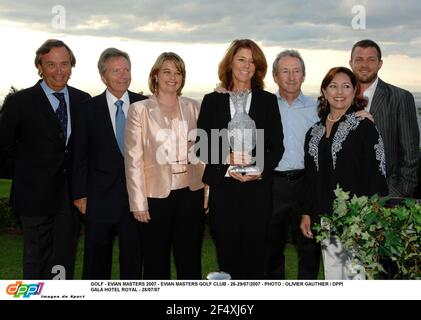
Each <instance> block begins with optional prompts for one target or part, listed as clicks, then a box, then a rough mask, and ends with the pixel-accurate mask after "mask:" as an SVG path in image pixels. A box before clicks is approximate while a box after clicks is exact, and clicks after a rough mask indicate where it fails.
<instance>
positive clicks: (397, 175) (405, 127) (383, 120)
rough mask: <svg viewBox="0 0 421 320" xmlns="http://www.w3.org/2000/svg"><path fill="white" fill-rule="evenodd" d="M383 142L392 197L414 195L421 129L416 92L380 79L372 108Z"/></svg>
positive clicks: (371, 111)
mask: <svg viewBox="0 0 421 320" xmlns="http://www.w3.org/2000/svg"><path fill="white" fill-rule="evenodd" d="M370 113H371V114H373V117H374V122H375V123H376V125H377V129H378V130H379V132H380V135H381V136H382V138H383V141H384V147H385V153H386V177H387V184H388V186H389V193H390V194H391V195H392V196H400V197H408V196H412V194H413V192H414V189H415V187H416V185H417V166H418V152H419V151H418V150H419V149H418V148H419V135H420V133H419V130H418V122H417V114H416V108H415V101H414V97H413V95H412V94H411V93H410V92H409V91H406V90H404V89H401V88H398V87H395V86H392V85H390V84H388V83H385V82H383V81H382V80H381V79H379V82H378V84H377V88H376V91H375V92H374V95H373V101H372V103H371V107H370Z"/></svg>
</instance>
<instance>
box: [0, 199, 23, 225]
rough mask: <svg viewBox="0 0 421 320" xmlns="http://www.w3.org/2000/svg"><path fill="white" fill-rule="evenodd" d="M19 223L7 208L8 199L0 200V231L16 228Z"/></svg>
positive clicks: (8, 207)
mask: <svg viewBox="0 0 421 320" xmlns="http://www.w3.org/2000/svg"><path fill="white" fill-rule="evenodd" d="M18 227H19V223H18V219H17V218H16V216H15V215H14V214H13V212H12V209H11V208H10V206H9V199H8V198H0V229H5V228H18Z"/></svg>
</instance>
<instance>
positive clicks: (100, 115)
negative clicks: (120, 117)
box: [93, 91, 121, 154]
mask: <svg viewBox="0 0 421 320" xmlns="http://www.w3.org/2000/svg"><path fill="white" fill-rule="evenodd" d="M97 98H98V101H97V103H96V112H95V115H94V119H93V120H94V121H95V124H94V125H95V128H96V129H95V130H98V128H100V126H101V124H102V130H101V131H102V133H101V131H100V136H105V137H107V138H106V139H107V140H108V141H112V145H113V148H114V149H115V150H116V152H118V153H120V154H121V152H120V148H119V147H118V144H117V139H116V136H115V133H114V129H113V124H112V121H111V118H110V111H109V109H108V102H107V97H106V95H105V91H104V92H103V93H102V94H100V95H99V96H98V97H97Z"/></svg>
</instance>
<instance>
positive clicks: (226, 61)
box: [218, 39, 268, 90]
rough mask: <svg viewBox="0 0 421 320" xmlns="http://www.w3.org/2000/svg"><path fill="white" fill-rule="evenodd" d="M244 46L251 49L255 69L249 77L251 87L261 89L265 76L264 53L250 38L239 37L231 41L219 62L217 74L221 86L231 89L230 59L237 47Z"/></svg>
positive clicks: (266, 66) (265, 63) (263, 85)
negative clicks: (251, 76)
mask: <svg viewBox="0 0 421 320" xmlns="http://www.w3.org/2000/svg"><path fill="white" fill-rule="evenodd" d="M242 48H246V49H250V50H251V54H252V57H253V61H254V66H255V67H256V71H255V72H254V75H253V78H252V79H251V86H252V89H253V88H258V89H263V88H264V87H265V84H264V82H263V79H264V78H265V76H266V71H267V68H268V64H267V62H266V58H265V55H264V53H263V51H262V49H260V47H259V46H258V45H257V44H256V43H255V42H254V41H253V40H250V39H240V40H234V41H233V42H231V44H230V46H229V47H228V49H227V52H226V53H225V56H224V57H223V58H222V61H221V62H220V63H219V67H218V76H219V80H221V82H222V87H224V88H226V89H228V90H231V89H232V86H233V81H232V60H233V58H234V56H235V54H236V53H237V51H238V50H239V49H242Z"/></svg>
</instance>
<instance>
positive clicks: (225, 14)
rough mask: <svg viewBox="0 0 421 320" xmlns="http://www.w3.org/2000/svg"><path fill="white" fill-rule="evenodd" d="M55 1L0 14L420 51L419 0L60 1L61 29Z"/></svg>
mask: <svg viewBox="0 0 421 320" xmlns="http://www.w3.org/2000/svg"><path fill="white" fill-rule="evenodd" d="M57 2H58V1H57V0H54V1H51V0H47V1H36V0H32V1H19V2H17V1H16V0H13V1H12V0H2V2H1V3H0V20H6V21H13V22H14V23H21V24H24V25H25V26H27V27H30V28H32V29H39V30H44V31H49V32H51V33H65V34H72V35H90V36H97V37H119V38H125V39H128V40H130V39H136V40H141V41H159V42H163V41H165V42H182V43H228V42H230V41H232V40H233V39H238V38H252V39H254V40H257V41H259V42H261V43H263V44H265V45H270V46H279V47H293V48H304V49H338V50H349V49H350V48H351V47H352V44H353V43H354V42H355V41H357V40H360V39H363V38H371V39H373V40H375V41H377V42H378V43H379V44H380V45H381V47H382V49H383V51H384V54H402V53H404V54H407V55H410V56H421V36H420V35H419V30H421V19H419V14H420V12H421V3H419V2H418V1H417V0H406V1H400V2H397V1H394V0H384V1H381V0H373V1H368V0H359V1H354V0H342V1H341V0H336V1H332V0H329V1H321V0H320V1H303V0H295V1H294V0H284V1H280V0H273V1H269V0H261V1H256V0H253V1H246V0H243V1H240V0H232V1H229V2H228V1H221V0H185V1H177V0H140V1H139V0H119V1H116V0H113V1H109V0H103V1H95V2H93V1H86V0H72V1H70V0H62V1H61V2H60V5H62V6H63V7H64V8H65V22H66V28H65V29H59V30H57V29H54V28H53V27H52V24H51V21H52V19H54V17H56V18H57V15H58V14H57V13H55V14H54V13H52V8H53V7H54V6H56V5H57V4H58V3H57ZM357 5H358V6H360V7H355V6H357ZM353 8H354V10H355V9H358V8H360V9H361V8H362V9H364V10H365V13H366V19H365V23H366V29H355V28H353V27H352V22H353V20H354V22H355V20H356V16H357V15H360V14H362V13H361V11H358V10H357V11H354V12H353ZM357 18H358V17H357ZM359 22H360V25H361V22H362V20H359Z"/></svg>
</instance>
